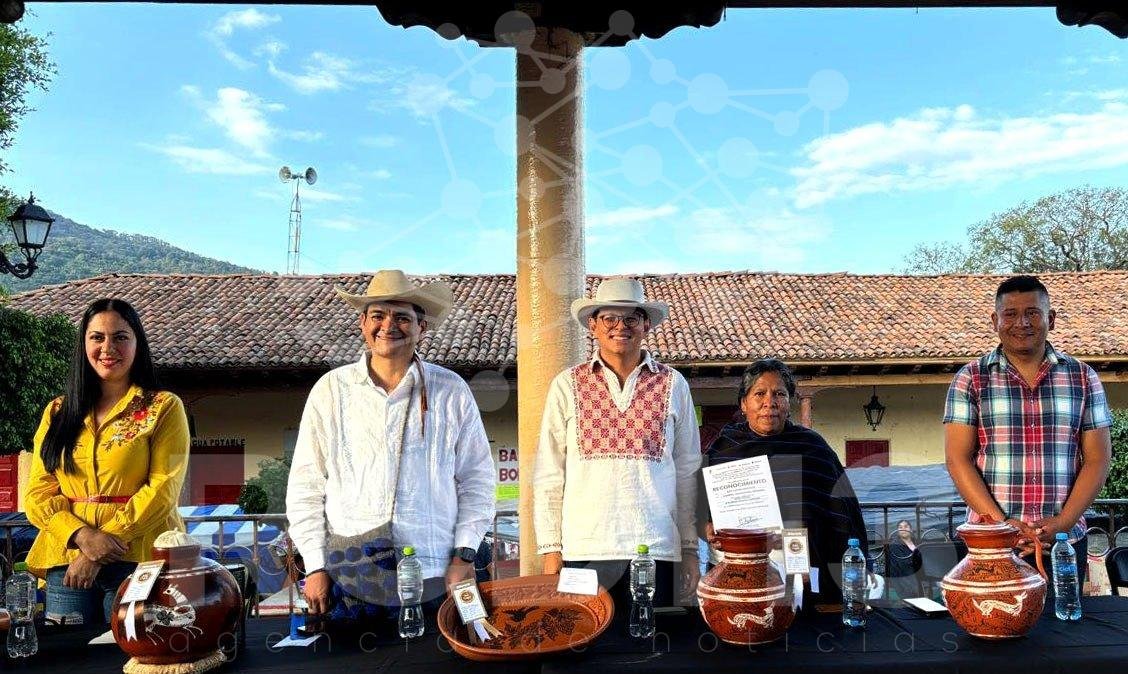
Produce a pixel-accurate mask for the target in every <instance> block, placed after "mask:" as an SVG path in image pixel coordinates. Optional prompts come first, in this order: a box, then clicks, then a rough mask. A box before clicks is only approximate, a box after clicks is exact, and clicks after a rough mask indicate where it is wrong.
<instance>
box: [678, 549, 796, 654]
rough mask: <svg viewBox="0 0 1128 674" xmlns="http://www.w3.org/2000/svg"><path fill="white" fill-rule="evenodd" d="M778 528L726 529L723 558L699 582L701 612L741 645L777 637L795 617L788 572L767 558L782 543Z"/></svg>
mask: <svg viewBox="0 0 1128 674" xmlns="http://www.w3.org/2000/svg"><path fill="white" fill-rule="evenodd" d="M779 541H780V536H779V534H777V533H775V532H773V531H761V530H752V531H749V530H743V529H721V530H719V531H717V532H716V539H715V541H714V543H713V544H714V545H715V546H716V547H717V549H718V550H720V551H721V552H722V553H723V554H724V559H723V560H722V561H721V563H720V564H718V565H717V566H715V567H713V569H712V570H711V571H710V572H709V573H707V574H705V577H704V578H702V579H701V582H700V583H698V584H697V598H698V599H699V604H700V607H701V615H702V616H703V617H704V618H705V622H706V623H707V624H708V625H709V629H711V630H713V632H715V633H716V635H717V636H718V637H720V639H721V640H722V641H726V642H728V643H730V644H739V645H741V646H746V645H752V644H763V643H767V642H769V641H774V640H776V639H778V638H780V637H781V636H783V634H784V633H785V632H786V631H787V628H788V627H790V626H791V622H792V621H793V620H794V619H795V610H794V608H792V604H791V596H790V594H789V592H788V591H787V589H786V587H785V585H784V582H783V577H782V576H781V575H780V573H779V571H778V570H776V567H775V566H773V565H772V564H771V563H770V562H769V560H768V554H769V553H770V552H771V551H772V549H773V548H775V547H777V546H778V545H779Z"/></svg>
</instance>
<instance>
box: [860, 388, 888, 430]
mask: <svg viewBox="0 0 1128 674" xmlns="http://www.w3.org/2000/svg"><path fill="white" fill-rule="evenodd" d="M862 410H863V411H865V413H866V423H868V424H869V425H870V428H872V429H873V430H875V431H876V430H877V427H878V426H879V425H880V424H881V417H883V416H885V405H882V404H881V402H880V401H879V400H878V399H877V387H876V386H874V387H873V397H872V398H870V401H869V404H867V405H862Z"/></svg>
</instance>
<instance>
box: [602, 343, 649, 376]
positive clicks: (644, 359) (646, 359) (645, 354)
mask: <svg viewBox="0 0 1128 674" xmlns="http://www.w3.org/2000/svg"><path fill="white" fill-rule="evenodd" d="M588 365H590V366H591V371H592V372H595V371H597V370H598V369H599V368H601V367H607V363H604V362H603V359H602V358H600V357H599V350H598V349H596V351H595V355H594V356H592V357H591V360H589V361H588ZM639 365H645V366H646V369H648V370H650V371H651V372H652V373H657V372H658V361H656V360H654V356H651V355H650V352H649V351H647V350H646V349H643V350H642V362H641V363H640V364H639ZM636 369H637V368H636Z"/></svg>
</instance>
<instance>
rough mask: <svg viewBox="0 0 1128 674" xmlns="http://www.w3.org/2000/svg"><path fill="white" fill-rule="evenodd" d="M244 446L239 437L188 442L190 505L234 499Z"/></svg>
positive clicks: (241, 476)
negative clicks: (235, 438)
mask: <svg viewBox="0 0 1128 674" xmlns="http://www.w3.org/2000/svg"><path fill="white" fill-rule="evenodd" d="M244 447H245V445H244V443H243V441H241V440H235V441H230V442H223V443H217V442H216V441H214V440H211V441H195V440H194V441H193V442H192V454H191V457H190V459H189V461H188V470H189V472H190V476H189V485H190V488H191V495H190V499H191V502H190V504H191V505H220V504H224V503H238V501H239V491H240V490H241V489H242V488H243V451H244Z"/></svg>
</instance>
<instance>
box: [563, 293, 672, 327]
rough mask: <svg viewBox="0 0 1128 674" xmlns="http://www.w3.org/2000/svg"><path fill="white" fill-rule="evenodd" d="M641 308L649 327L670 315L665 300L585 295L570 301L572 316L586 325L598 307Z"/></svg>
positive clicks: (655, 325) (668, 306) (656, 324)
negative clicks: (601, 297)
mask: <svg viewBox="0 0 1128 674" xmlns="http://www.w3.org/2000/svg"><path fill="white" fill-rule="evenodd" d="M611 307H613V308H622V309H642V310H643V312H645V313H646V317H647V318H648V319H650V329H651V330H653V329H654V328H656V327H658V324H659V323H661V322H662V321H664V320H666V318H667V317H669V315H670V305H668V304H666V303H665V302H632V301H629V300H594V299H589V298H586V297H583V298H580V299H578V300H576V301H575V302H572V317H573V318H575V319H576V320H577V321H579V323H580V325H582V326H584V327H585V328H586V327H587V324H588V319H589V318H591V315H592V314H594V313H595V312H596V311H597V310H599V309H604V308H611Z"/></svg>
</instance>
